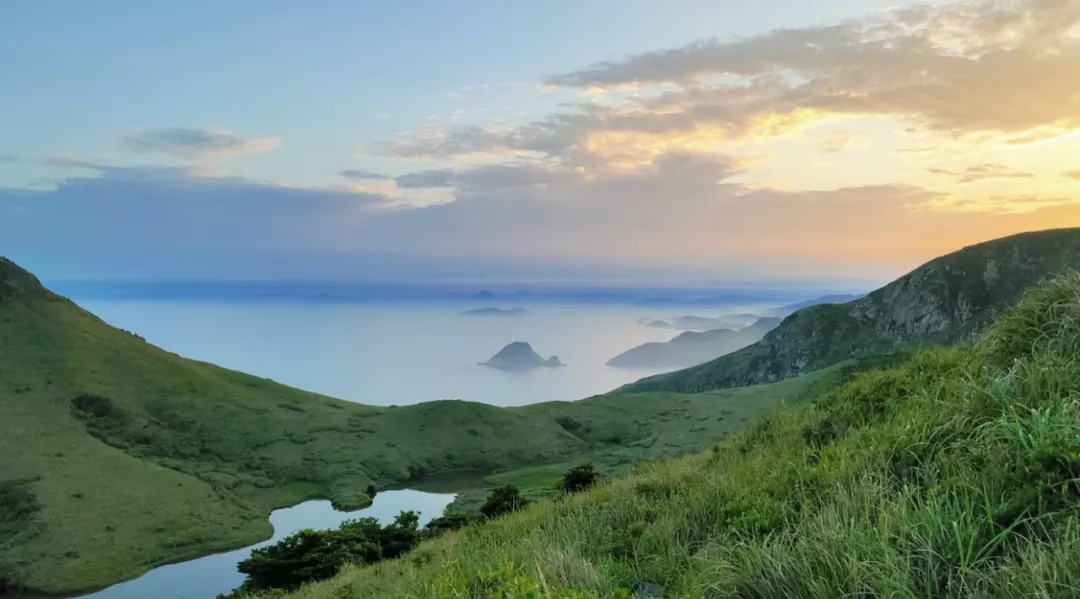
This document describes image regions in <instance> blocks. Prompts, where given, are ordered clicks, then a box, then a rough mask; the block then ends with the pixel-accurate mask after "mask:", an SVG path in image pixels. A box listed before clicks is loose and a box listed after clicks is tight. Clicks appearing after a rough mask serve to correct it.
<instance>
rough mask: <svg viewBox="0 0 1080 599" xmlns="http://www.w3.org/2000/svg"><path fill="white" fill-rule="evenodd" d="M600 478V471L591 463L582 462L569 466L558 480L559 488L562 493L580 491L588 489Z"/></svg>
mask: <svg viewBox="0 0 1080 599" xmlns="http://www.w3.org/2000/svg"><path fill="white" fill-rule="evenodd" d="M599 480H600V473H599V472H597V471H596V470H595V469H594V468H593V465H592V464H583V465H581V466H577V467H575V468H571V469H570V470H569V471H567V473H566V474H564V475H563V477H562V480H561V481H559V490H561V491H562V492H563V493H580V492H582V491H584V490H586V489H589V488H590V487H592V486H593V485H595V484H596V483H597V481H599Z"/></svg>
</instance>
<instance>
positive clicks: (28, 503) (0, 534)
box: [0, 480, 41, 547]
mask: <svg viewBox="0 0 1080 599" xmlns="http://www.w3.org/2000/svg"><path fill="white" fill-rule="evenodd" d="M40 510H41V505H40V504H39V503H38V500H37V497H35V496H34V492H33V491H32V490H31V489H30V486H29V481H17V480H5V481H0V547H2V546H3V545H4V544H5V543H4V542H5V541H6V540H10V539H12V538H14V537H15V535H17V534H18V533H20V532H22V531H24V530H26V528H27V527H28V526H29V525H30V523H31V522H32V521H33V519H34V517H35V516H36V515H37V513H38V511H40Z"/></svg>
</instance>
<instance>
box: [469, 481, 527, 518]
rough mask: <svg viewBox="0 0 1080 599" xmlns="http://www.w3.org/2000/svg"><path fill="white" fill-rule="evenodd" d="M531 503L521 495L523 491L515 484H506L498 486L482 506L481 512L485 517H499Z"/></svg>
mask: <svg viewBox="0 0 1080 599" xmlns="http://www.w3.org/2000/svg"><path fill="white" fill-rule="evenodd" d="M527 505H529V500H527V499H525V498H524V497H522V496H521V491H519V490H518V488H517V487H515V486H514V485H504V486H502V487H498V488H496V489H495V490H494V491H492V492H491V495H490V496H489V497H488V498H487V501H485V502H484V505H482V506H480V513H481V514H483V515H484V517H485V518H488V519H491V518H498V517H499V516H504V515H506V514H509V513H510V512H516V511H518V510H520V509H522V508H524V507H525V506H527Z"/></svg>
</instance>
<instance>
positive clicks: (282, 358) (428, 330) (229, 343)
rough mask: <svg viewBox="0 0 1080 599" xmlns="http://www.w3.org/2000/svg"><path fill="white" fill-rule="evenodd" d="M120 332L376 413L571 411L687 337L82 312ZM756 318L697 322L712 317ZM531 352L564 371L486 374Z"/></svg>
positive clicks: (346, 307) (183, 312)
mask: <svg viewBox="0 0 1080 599" xmlns="http://www.w3.org/2000/svg"><path fill="white" fill-rule="evenodd" d="M79 303H80V305H82V306H83V307H84V308H86V309H87V310H89V311H90V312H92V313H94V314H96V315H97V316H99V317H100V318H102V319H104V320H105V321H106V322H108V323H109V324H111V325H113V326H117V327H120V328H123V329H127V330H129V331H132V332H134V333H137V334H139V335H141V336H143V337H144V338H145V339H146V340H147V341H149V342H150V343H153V344H155V345H157V346H159V347H162V348H165V349H167V350H169V351H172V352H175V353H177V354H179V355H181V356H184V357H187V358H193V359H197V360H202V361H207V362H211V363H214V364H217V365H219V366H224V367H226V368H231V369H234V370H239V371H242V372H246V373H249V374H254V375H257V376H261V377H266V378H269V379H272V380H274V381H276V382H279V383H284V384H286V385H290V386H293V387H298V388H301V389H304V390H307V391H315V392H318V393H322V394H325V395H329V396H332V397H336V398H339V399H343V400H346V401H352V402H358V403H364V404H371V405H381V406H388V405H407V404H415V403H420V402H426V401H434V400H440V399H464V400H469V401H477V402H483V403H488V404H493V405H498V406H520V405H526V404H532V403H537V402H545V401H572V400H577V399H582V398H585V397H589V396H592V395H596V394H600V393H605V392H607V391H611V390H613V389H615V388H616V387H619V386H620V385H623V384H625V383H629V382H632V381H634V380H637V379H638V378H641V377H643V376H647V375H650V374H656V373H657V372H659V371H656V370H652V371H650V370H626V369H619V368H614V367H610V366H607V365H606V362H607V361H608V360H609V359H610V358H612V357H614V356H615V355H617V354H619V353H621V352H623V351H625V350H627V349H630V348H631V347H634V346H636V345H640V344H642V343H646V342H650V341H666V340H668V339H671V338H672V337H674V336H675V335H677V334H678V333H679V331H672V330H666V329H659V328H653V327H649V326H645V325H643V324H640V323H639V322H638V321H639V319H643V318H647V319H662V318H670V317H673V316H676V315H679V314H680V312H679V311H678V309H676V310H672V309H655V308H642V307H627V306H591V305H578V306H575V305H555V306H552V305H545V306H539V307H525V310H527V313H526V314H525V315H523V316H464V315H462V313H463V312H466V311H468V310H471V309H475V308H476V307H477V306H476V304H472V303H460V304H457V303H439V304H432V303H427V302H423V303H411V304H410V303H406V304H394V303H391V304H348V303H340V304H337V303H334V304H320V303H307V302H288V301H283V302H269V303H268V302H252V303H243V302H203V301H188V300H185V301H160V300H153V301H133V300H119V301H100V300H97V301H93V300H92V301H84V302H79ZM750 308H752V307H749V306H738V307H732V308H725V309H724V310H717V309H712V310H694V314H696V315H700V316H711V315H714V314H722V313H725V312H729V313H730V311H731V309H736V310H740V311H742V310H747V309H750ZM514 341H525V342H528V343H529V344H530V345H532V347H533V349H534V351H536V352H537V353H538V354H540V355H541V356H542V357H544V358H548V357H549V356H552V355H555V356H558V357H559V360H560V361H561V362H562V363H563V364H564V366H563V367H562V368H557V369H548V368H539V369H535V370H528V371H523V372H517V371H510V372H508V371H502V370H497V369H493V368H487V367H484V366H480V365H479V363H480V362H483V361H486V360H487V359H488V358H490V357H491V356H492V355H494V354H495V353H496V352H498V351H499V350H500V349H502V348H503V347H504V346H505V345H507V344H509V343H511V342H514Z"/></svg>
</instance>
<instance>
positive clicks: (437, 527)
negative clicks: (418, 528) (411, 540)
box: [422, 513, 469, 539]
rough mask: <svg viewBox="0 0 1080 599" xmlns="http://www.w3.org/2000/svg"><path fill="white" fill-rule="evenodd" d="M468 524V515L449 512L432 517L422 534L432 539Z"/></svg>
mask: <svg viewBox="0 0 1080 599" xmlns="http://www.w3.org/2000/svg"><path fill="white" fill-rule="evenodd" d="M468 524H469V517H468V516H466V515H464V514H457V513H449V514H444V515H442V516H439V517H438V518H434V519H432V520H431V522H428V523H427V526H425V527H424V532H423V533H422V536H423V537H424V538H425V539H434V538H435V537H438V536H440V535H442V534H444V533H448V532H450V531H454V530H458V529H460V528H464V527H465V526H467V525H468Z"/></svg>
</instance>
